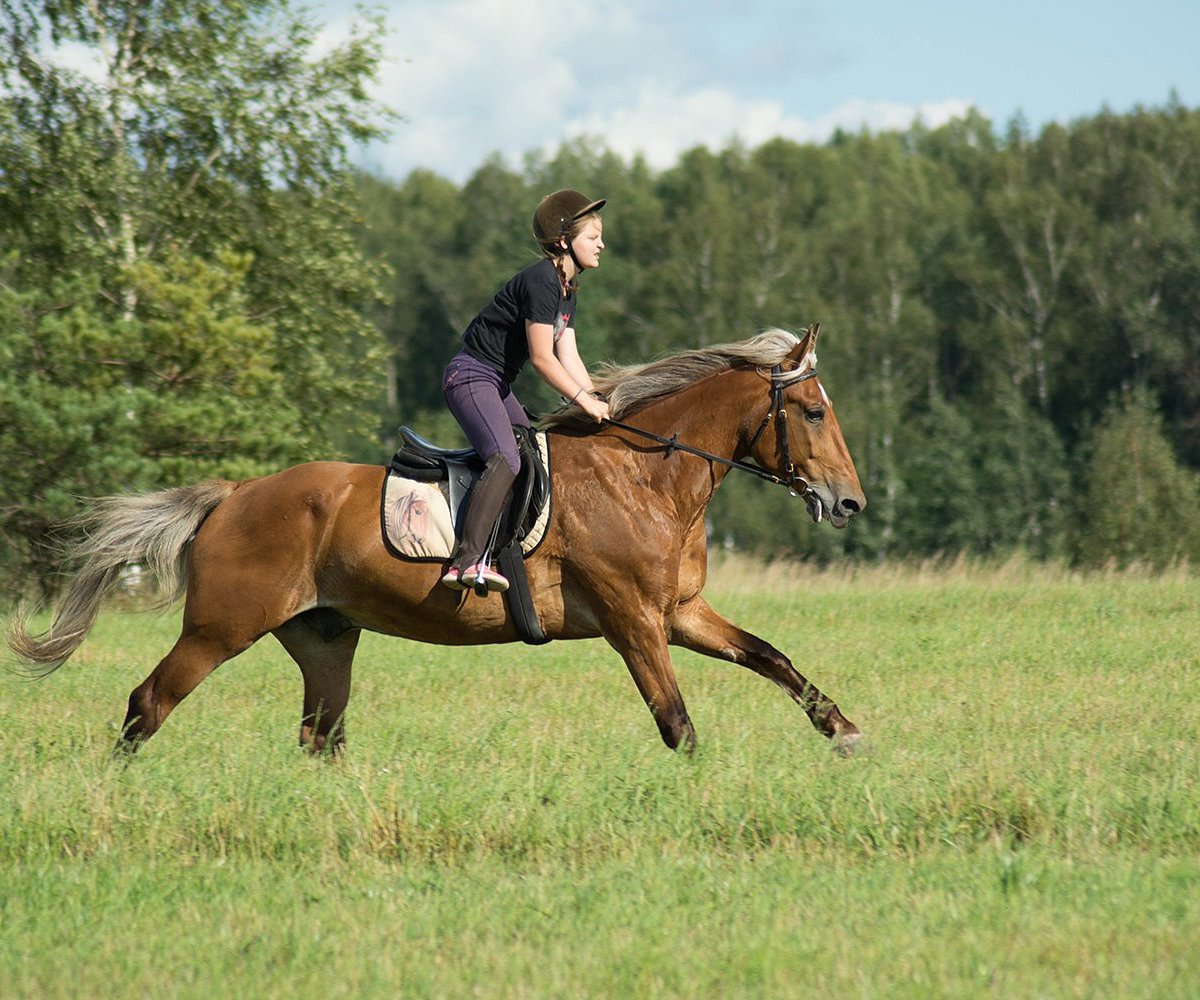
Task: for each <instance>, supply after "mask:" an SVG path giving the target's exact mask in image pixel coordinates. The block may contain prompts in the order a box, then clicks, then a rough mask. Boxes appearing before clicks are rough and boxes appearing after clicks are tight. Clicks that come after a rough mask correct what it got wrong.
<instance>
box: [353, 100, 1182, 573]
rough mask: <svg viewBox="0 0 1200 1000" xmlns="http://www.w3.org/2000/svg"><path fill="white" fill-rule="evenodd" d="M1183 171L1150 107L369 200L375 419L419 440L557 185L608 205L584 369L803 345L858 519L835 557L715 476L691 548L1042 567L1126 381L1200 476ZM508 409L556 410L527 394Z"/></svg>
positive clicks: (753, 493) (774, 146)
mask: <svg viewBox="0 0 1200 1000" xmlns="http://www.w3.org/2000/svg"><path fill="white" fill-rule="evenodd" d="M1198 163H1200V113H1198V112H1195V111H1192V110H1188V109H1185V108H1182V107H1180V106H1179V105H1178V104H1177V103H1175V104H1172V105H1170V106H1169V107H1167V108H1166V109H1164V110H1144V109H1139V110H1137V111H1135V112H1133V113H1131V114H1128V115H1122V116H1116V115H1112V114H1109V113H1107V112H1105V113H1103V114H1100V115H1098V116H1097V117H1095V118H1093V119H1083V120H1080V121H1078V122H1075V123H1072V124H1071V125H1069V126H1059V125H1056V126H1053V127H1049V128H1046V129H1045V130H1043V132H1042V133H1041V134H1040V135H1037V136H1033V135H1031V134H1030V132H1029V130H1028V128H1027V127H1026V126H1025V125H1024V123H1022V122H1021V121H1019V120H1018V121H1015V122H1013V123H1011V125H1010V127H1009V128H1007V129H1006V130H1005V131H1004V132H1003V133H1002V134H998V133H997V132H996V131H995V130H994V129H993V127H992V125H991V123H990V122H988V121H987V120H986V119H984V118H982V117H981V116H980V115H978V114H977V113H972V114H970V115H968V116H967V117H966V118H965V119H963V120H962V121H957V122H953V123H951V124H949V125H947V126H945V127H943V128H939V129H934V130H929V129H926V128H923V127H915V128H913V129H912V130H910V131H909V132H906V133H891V134H883V135H868V134H862V135H845V134H843V135H839V136H837V137H836V138H835V139H834V140H833V141H831V142H829V143H828V144H826V145H824V146H813V145H801V144H798V143H794V142H790V141H787V140H782V139H777V140H773V141H770V142H768V143H765V144H764V145H762V146H760V147H758V148H757V149H745V148H743V147H741V146H740V145H737V144H733V145H730V146H729V147H728V148H726V149H723V150H720V151H711V150H708V149H694V150H691V151H689V152H687V153H685V154H684V155H683V156H682V157H681V158H680V160H679V162H678V163H677V164H676V165H675V166H673V167H672V168H670V169H668V170H666V171H664V172H662V173H661V174H658V175H655V174H652V173H651V172H649V171H648V170H647V169H646V167H645V164H644V163H642V162H641V161H638V160H634V161H632V162H623V161H621V160H620V159H618V158H616V157H614V156H613V155H612V154H611V153H608V152H606V151H605V150H604V149H603V145H602V142H599V141H590V140H579V141H576V142H574V143H571V144H568V145H565V146H563V147H562V148H561V149H560V150H559V151H558V152H557V153H556V154H554V155H553V156H550V157H546V156H544V155H537V156H530V157H529V158H528V159H527V161H526V162H525V164H524V167H523V170H522V171H520V172H517V171H510V170H505V169H504V168H503V167H502V166H501V165H500V164H499V163H498V162H497V161H495V160H493V161H490V162H488V163H486V164H485V165H484V166H483V167H481V168H480V170H479V171H478V173H477V174H476V175H475V176H474V177H473V178H471V180H470V181H469V182H468V183H467V184H466V185H465V186H464V187H463V188H462V189H461V190H458V191H456V190H455V189H454V187H453V185H450V184H448V183H447V182H444V181H440V180H439V179H438V178H435V177H433V176H432V175H429V174H424V173H415V174H413V175H412V176H410V177H409V178H408V179H407V180H406V181H405V182H404V183H403V184H402V185H399V186H398V187H394V186H391V185H388V184H387V183H386V182H382V181H372V182H371V185H370V188H369V190H367V195H368V200H367V202H366V203H365V204H366V206H367V207H366V208H365V209H364V212H363V214H364V217H365V218H367V219H369V220H371V226H370V227H369V228H368V229H367V230H366V232H364V234H363V237H362V238H363V239H364V240H366V241H368V243H367V245H369V246H371V247H372V248H373V252H375V250H376V248H378V251H379V252H381V253H386V255H387V258H388V262H389V263H390V264H391V265H392V267H393V268H394V272H395V275H396V276H395V278H394V281H395V285H394V293H395V294H394V298H393V299H392V304H391V306H390V307H385V310H386V311H385V312H384V313H382V314H381V319H380V321H381V323H382V325H383V327H384V330H385V334H386V335H387V337H388V339H389V343H390V345H391V350H392V353H393V356H394V357H395V359H396V360H395V367H396V377H395V380H394V381H395V384H396V386H397V387H398V391H397V392H396V393H395V404H394V405H395V416H394V417H393V418H392V419H391V421H390V422H391V423H399V422H401V421H406V422H410V423H417V424H419V425H420V424H424V425H427V426H429V427H434V426H440V423H439V421H440V417H439V416H435V415H436V414H440V413H442V403H441V400H440V398H439V394H438V392H437V389H436V387H437V383H438V373H439V371H440V367H441V365H442V364H444V361H445V360H446V358H448V357H449V355H450V354H451V353H452V352H453V351H454V350H455V349H456V346H457V343H458V337H459V336H460V334H461V329H462V327H463V326H465V323H466V321H467V319H469V317H470V315H471V314H472V313H473V312H474V311H475V310H477V309H478V308H479V307H480V306H481V305H482V304H483V302H484V301H486V298H487V296H488V295H490V294H491V292H492V291H493V290H494V288H495V287H496V286H497V285H498V284H499V283H500V282H501V281H503V280H504V279H505V278H506V277H507V275H508V273H509V272H510V271H511V270H512V269H515V268H516V267H518V266H520V264H522V263H523V262H524V261H525V260H527V259H528V256H527V254H528V253H529V252H530V251H529V248H530V246H531V242H530V238H529V234H528V214H529V211H530V209H531V208H532V206H533V205H534V204H535V203H536V201H537V199H538V197H540V196H541V195H542V194H544V193H545V192H546V191H548V190H551V189H553V188H555V187H560V186H566V185H569V186H572V187H576V188H579V189H581V190H584V191H587V192H590V193H594V194H595V195H596V196H604V197H607V198H608V199H609V204H608V206H607V207H606V208H605V210H604V217H605V242H606V243H607V244H608V247H609V249H608V251H607V252H606V254H605V257H604V263H603V266H602V267H601V268H600V269H599V270H598V271H597V272H595V273H594V274H588V275H586V276H585V278H584V281H583V283H582V285H583V288H582V294H581V300H580V327H579V335H580V345H581V352H582V354H583V356H584V358H585V360H592V361H595V360H599V359H602V358H612V359H614V360H617V361H619V362H634V361H639V360H645V359H647V358H650V357H653V356H656V355H659V354H662V353H664V352H667V351H671V350H678V349H683V348H690V347H694V346H697V345H702V344H711V343H716V342H720V341H726V340H735V339H740V338H743V337H746V336H750V335H752V334H753V333H755V332H757V331H758V330H759V329H761V328H762V327H765V326H784V327H789V328H792V329H799V328H802V327H803V326H805V325H807V324H808V323H810V322H813V321H819V322H820V323H821V324H822V330H823V334H822V340H821V344H820V355H821V359H822V361H821V371H822V378H823V381H824V383H825V385H826V386H827V387H828V388H829V390H830V392H831V394H832V396H833V398H834V401H835V404H836V406H837V412H838V417H839V420H840V421H841V423H842V426H843V430H844V431H845V434H846V439H847V441H848V443H849V444H850V448H851V452H852V454H853V455H854V457H855V459H856V462H857V466H858V470H859V474H860V478H861V479H862V481H863V484H864V487H865V489H866V493H867V497H868V509H867V511H866V512H865V514H864V515H863V516H862V517H860V518H858V519H856V521H855V524H854V525H853V527H852V528H851V529H850V530H849V532H848V533H846V534H845V536H841V535H832V534H830V533H829V532H827V531H815V532H814V531H812V530H811V526H810V525H808V524H807V522H806V519H805V517H804V514H803V510H802V509H800V506H799V505H797V504H795V503H789V502H788V498H786V497H785V496H783V495H782V493H781V494H780V495H779V496H774V495H772V494H773V491H771V490H769V489H768V488H765V487H763V486H761V485H760V484H755V483H741V482H740V481H739V480H737V479H730V480H727V481H726V483H725V485H724V486H723V487H722V490H721V492H720V493H719V494H718V496H717V498H716V500H715V502H714V505H713V508H712V510H711V511H710V515H711V516H710V528H711V533H712V538H713V540H714V542H715V543H716V544H718V545H730V546H733V547H735V548H740V549H743V550H746V549H748V550H751V551H756V552H760V553H762V554H764V555H769V556H802V557H808V558H817V559H827V558H834V557H845V556H850V557H854V558H867V559H884V558H889V557H892V556H908V555H934V554H939V553H940V554H953V553H957V552H960V551H962V552H969V553H978V554H988V553H996V552H1008V551H1012V550H1014V549H1023V550H1025V551H1027V552H1029V553H1031V554H1033V555H1036V556H1039V557H1053V556H1058V555H1061V554H1063V553H1065V552H1067V551H1068V550H1071V549H1072V547H1073V546H1074V545H1075V542H1074V541H1073V539H1074V537H1075V536H1074V535H1073V534H1072V533H1071V531H1070V528H1069V524H1068V517H1067V513H1068V512H1073V511H1075V510H1076V509H1077V508H1078V507H1079V506H1080V504H1081V503H1082V494H1081V493H1080V489H1081V487H1080V485H1079V483H1080V480H1079V478H1078V477H1073V475H1072V474H1073V472H1074V471H1075V470H1074V467H1073V464H1072V462H1069V461H1068V458H1067V456H1069V455H1073V454H1076V453H1078V452H1079V450H1080V447H1081V444H1082V441H1081V435H1083V434H1084V433H1085V432H1086V428H1088V427H1089V426H1091V425H1094V424H1095V423H1096V421H1097V419H1098V418H1099V415H1100V414H1101V413H1102V412H1103V410H1104V408H1105V406H1106V405H1107V401H1108V399H1109V398H1110V397H1111V395H1112V393H1113V392H1114V391H1116V390H1117V389H1118V388H1119V387H1120V385H1121V384H1122V383H1123V382H1125V381H1128V380H1129V378H1130V376H1131V374H1132V375H1134V376H1136V377H1137V379H1139V380H1140V381H1141V382H1142V383H1144V384H1145V385H1146V386H1147V387H1148V389H1149V391H1150V392H1151V393H1152V394H1153V397H1154V399H1155V400H1156V403H1157V405H1158V406H1159V407H1160V409H1161V412H1162V413H1163V417H1164V424H1163V433H1164V434H1165V435H1166V438H1167V440H1169V441H1170V442H1171V445H1172V447H1173V448H1174V449H1175V450H1176V452H1177V454H1178V455H1179V456H1180V461H1182V462H1183V463H1184V464H1185V466H1186V467H1188V468H1194V467H1196V466H1200V417H1197V414H1198V413H1200V297H1198V293H1197V289H1200V232H1198V229H1197V227H1198V226H1200V222H1198V220H1200V169H1198V168H1197V164H1198ZM393 194H394V197H393ZM450 276H452V280H451V279H450ZM518 389H519V392H520V394H521V396H522V398H523V399H524V400H525V401H526V402H527V403H528V404H530V405H531V406H532V407H533V408H534V409H535V410H544V409H546V408H549V407H553V406H554V405H556V401H555V399H554V397H553V394H552V393H550V392H548V391H547V390H546V388H545V387H544V386H543V384H542V383H541V382H540V380H538V379H537V378H536V377H533V376H531V375H529V374H528V373H527V374H526V375H525V376H523V380H522V382H521V383H520V385H519V386H518ZM1138 537H1139V538H1140V537H1142V536H1138ZM1133 544H1135V545H1136V544H1141V543H1140V542H1139V541H1136V540H1135V541H1134V543H1133ZM1147 558H1150V556H1149V553H1147ZM1154 558H1155V559H1157V557H1154Z"/></svg>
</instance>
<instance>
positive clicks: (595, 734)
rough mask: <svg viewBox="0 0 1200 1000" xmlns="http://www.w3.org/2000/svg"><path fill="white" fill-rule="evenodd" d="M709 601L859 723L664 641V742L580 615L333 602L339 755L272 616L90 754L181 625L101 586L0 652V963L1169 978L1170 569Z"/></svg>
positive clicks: (840, 576)
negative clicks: (501, 616) (528, 644)
mask: <svg viewBox="0 0 1200 1000" xmlns="http://www.w3.org/2000/svg"><path fill="white" fill-rule="evenodd" d="M709 597H710V599H711V600H712V601H713V603H714V604H715V605H716V606H717V607H718V608H719V609H721V610H722V612H723V613H725V614H727V615H728V616H729V617H730V618H732V619H733V620H734V621H736V622H738V623H739V624H741V625H743V626H744V627H747V628H749V629H751V630H752V631H754V632H756V633H757V634H759V635H762V636H763V637H764V638H767V639H768V640H769V641H772V642H773V643H774V644H775V645H777V646H778V647H779V648H781V649H782V650H784V651H785V652H787V653H788V654H789V655H790V656H791V657H792V659H793V661H794V662H795V663H796V665H797V667H798V668H799V669H800V670H801V671H802V672H803V673H805V674H806V675H807V676H808V677H809V678H810V679H811V680H813V681H814V682H815V683H817V684H818V685H819V686H821V688H822V689H823V690H825V691H826V692H827V693H828V694H829V695H831V696H832V697H834V698H835V699H836V700H837V701H838V703H839V704H840V705H841V707H842V709H843V711H844V712H845V713H846V714H847V715H848V716H849V717H850V718H852V719H853V720H855V721H856V722H857V723H858V724H859V725H860V726H862V728H863V729H864V730H865V731H866V733H867V735H868V739H869V749H868V751H867V752H866V753H865V754H863V755H861V756H859V757H857V758H855V759H851V760H842V759H840V758H837V757H835V756H834V755H833V754H831V753H830V752H829V750H828V746H827V744H826V743H825V742H824V741H823V740H822V739H821V738H820V737H819V736H817V735H816V733H815V732H814V731H813V730H812V729H811V727H810V726H809V724H808V722H807V720H806V719H805V718H804V717H803V715H802V714H801V713H799V712H798V710H797V709H796V708H795V707H794V706H793V705H792V704H791V703H790V702H789V701H788V700H787V699H786V698H785V697H784V696H783V695H782V693H780V692H778V691H777V690H775V689H774V688H773V687H772V686H771V685H769V684H767V683H766V682H764V681H762V680H761V679H759V678H757V677H754V676H753V675H751V674H750V673H748V672H746V671H742V670H740V669H739V668H736V667H732V666H730V665H727V664H721V663H718V662H716V661H711V660H706V659H703V658H701V657H697V656H694V655H692V654H688V653H684V652H678V653H676V655H675V660H676V665H677V669H678V674H679V678H680V684H681V687H682V689H683V693H684V697H685V699H686V700H687V702H688V706H689V709H690V711H691V714H692V717H693V719H694V721H695V723H696V727H697V731H698V734H699V740H700V744H699V748H698V750H697V752H696V754H695V755H694V756H692V757H684V756H679V755H675V754H672V753H670V752H669V751H667V750H666V749H665V748H663V747H662V745H661V743H660V742H659V738H658V734H657V730H656V728H655V727H654V725H653V722H652V721H651V719H650V716H649V713H648V712H647V711H646V709H645V707H644V705H643V704H642V703H641V700H640V698H639V697H638V695H637V693H636V691H635V689H634V687H633V684H632V683H631V681H630V680H629V678H628V675H627V674H626V671H625V669H624V666H623V665H622V664H621V662H620V660H619V659H618V658H617V657H616V655H615V654H614V653H613V652H612V651H611V650H610V649H609V648H608V647H607V646H606V645H605V644H604V643H602V642H598V641H597V642H576V643H554V644H551V645H550V646H548V647H543V648H539V649H530V648H525V647H519V646H513V647H493V648H487V649H475V650H469V649H468V650H461V649H456V650H450V649H442V648H437V647H428V646H421V645H418V644H413V643H406V642H400V641H396V640H389V639H384V638H382V637H378V636H367V637H364V641H363V644H362V647H361V652H360V654H359V657H358V660H357V662H356V666H355V671H356V674H355V691H354V695H353V698H352V700H351V706H350V715H349V736H350V741H351V746H350V753H349V754H348V755H347V756H346V757H345V758H344V759H342V760H339V761H336V762H330V761H326V760H312V759H309V758H308V757H306V756H305V755H303V754H302V753H301V752H300V751H299V750H298V749H297V748H296V747H295V745H294V744H295V734H296V729H297V727H298V723H299V715H300V680H299V675H298V673H297V672H296V670H295V668H294V667H292V666H291V665H290V661H288V660H287V658H286V656H285V655H284V654H283V653H282V651H280V650H279V649H278V647H274V646H273V643H272V641H271V640H267V641H265V642H263V643H261V644H260V645H259V646H256V647H255V648H254V649H252V650H251V651H249V652H248V653H246V654H244V655H243V656H242V657H240V658H238V659H237V660H235V661H233V662H231V663H230V664H227V665H226V666H224V667H222V668H221V669H220V670H219V671H217V673H216V674H214V675H213V676H212V677H211V678H210V679H209V680H207V681H206V682H205V683H204V684H203V685H202V686H201V687H200V688H199V689H198V690H197V692H196V694H194V695H193V696H192V698H191V699H189V700H188V701H187V702H185V703H184V704H183V705H182V706H181V707H180V708H179V709H178V710H177V711H176V713H175V714H174V715H173V716H172V717H171V719H170V720H169V721H168V722H167V724H166V726H165V727H164V729H163V730H162V731H161V732H160V733H159V734H158V735H157V736H156V737H155V738H154V740H153V741H151V742H150V743H149V744H148V745H147V746H146V747H145V749H144V750H143V751H142V753H141V754H140V755H139V756H138V757H137V758H136V759H135V760H134V761H133V762H132V763H131V764H129V765H117V764H114V763H113V762H112V761H111V760H110V759H109V753H108V751H109V748H110V746H111V744H112V743H113V742H114V740H115V738H116V735H117V732H116V730H117V726H118V725H119V723H120V721H121V718H122V717H123V714H124V705H125V698H126V696H127V694H128V691H129V690H130V689H131V688H132V687H133V686H134V685H135V684H137V683H138V682H139V681H140V680H141V679H142V678H143V677H144V676H145V674H146V673H148V672H149V670H150V668H151V667H152V666H153V664H154V662H156V660H157V658H158V657H159V656H161V655H162V654H163V653H164V652H165V651H166V649H167V648H169V646H170V643H171V641H172V640H173V637H174V632H175V629H176V628H177V621H176V618H175V617H174V616H167V617H165V618H156V617H147V616H136V615H131V614H126V613H121V612H116V611H112V612H109V613H107V614H105V615H103V616H102V617H101V619H100V622H99V624H98V626H97V629H96V631H95V633H94V634H93V636H92V637H91V638H89V640H88V642H87V643H85V644H84V646H83V647H82V648H81V649H80V651H79V653H78V654H77V656H76V657H75V658H74V659H73V660H72V661H71V662H70V663H68V664H67V666H65V667H64V668H63V669H62V670H60V671H59V672H58V673H57V674H56V675H54V676H53V677H51V678H50V679H48V680H46V681H40V682H29V681H24V680H21V679H18V678H16V677H7V678H5V679H3V681H0V732H3V734H4V744H3V746H4V756H3V762H2V763H0V769H2V770H0V773H2V774H3V778H4V787H5V789H6V792H5V795H4V798H3V805H2V806H0V864H2V865H3V870H2V874H3V882H2V885H0V915H2V916H3V920H4V924H3V934H2V936H0V983H3V984H5V985H4V987H3V988H2V992H4V994H5V995H6V996H7V995H12V996H30V997H32V996H116V995H118V994H119V995H121V996H129V995H135V996H136V995H150V994H154V995H167V996H196V997H199V996H201V995H208V994H211V993H213V992H221V993H237V994H240V995H242V996H247V997H258V996H262V997H269V996H277V995H280V994H281V993H283V992H284V991H287V992H296V991H305V992H314V993H318V994H319V995H322V996H333V997H360V996H396V995H405V996H431V997H432V996H438V997H440V996H449V995H476V996H487V997H547V996H550V997H558V996H561V997H567V996H570V997H580V996H588V997H591V996H594V997H605V996H625V995H635V996H639V997H641V996H650V997H656V996H662V997H666V996H684V995H688V996H728V995H740V996H796V997H801V996H810V995H814V994H817V993H822V994H825V993H843V994H849V995H852V996H863V997H873V996H889V997H891V996H901V997H904V996H912V997H916V996H922V997H928V996H946V997H949V996H954V997H961V996H1005V997H1008V996H1035V995H1036V996H1045V997H1076V996H1105V997H1112V996H1130V997H1133V996H1139V997H1140V996H1163V997H1174V996H1180V997H1184V996H1190V995H1194V994H1195V993H1197V992H1200V952H1198V950H1197V949H1196V948H1195V946H1194V942H1195V941H1196V940H1200V893H1197V892H1196V891H1195V886H1196V885H1197V884H1198V883H1197V879H1198V878H1200V860H1198V858H1200V789H1198V788H1197V785H1198V782H1200V755H1198V753H1197V747H1198V746H1200V739H1198V737H1200V699H1198V698H1197V693H1198V692H1200V683H1198V682H1200V669H1198V661H1197V655H1196V649H1197V640H1198V639H1200V616H1197V614H1196V610H1197V609H1196V604H1197V600H1196V599H1197V583H1196V582H1195V581H1194V580H1193V579H1191V578H1190V577H1189V576H1188V575H1187V574H1186V573H1185V572H1182V571H1180V572H1178V573H1175V574H1172V575H1166V576H1154V575H1151V574H1149V573H1125V574H1099V575H1090V576H1084V575H1080V574H1075V573H1071V572H1068V571H1066V570H1062V569H1052V568H1050V569H1048V568H1045V567H1038V566H1035V565H1030V564H1026V563H1022V562H1020V561H1013V562H1009V563H1005V564H1000V565H992V566H978V565H971V564H966V563H961V562H960V563H956V564H949V565H934V564H929V565H926V566H919V567H908V568H879V569H862V568H859V569H854V570H846V571H814V570H803V569H796V568H785V567H769V568H766V569H764V568H763V567H761V566H757V565H754V564H747V563H741V562H738V561H726V562H725V563H723V564H722V565H721V566H719V567H718V568H717V570H716V572H715V573H714V579H713V582H712V583H711V584H710V587H709Z"/></svg>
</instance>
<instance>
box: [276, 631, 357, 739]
mask: <svg viewBox="0 0 1200 1000" xmlns="http://www.w3.org/2000/svg"><path fill="white" fill-rule="evenodd" d="M359 634H360V633H359V630H358V628H356V627H354V626H352V625H350V624H349V623H348V622H344V620H342V619H341V618H340V617H339V616H337V615H336V614H334V613H333V612H327V611H323V610H320V609H318V610H314V611H310V612H307V613H305V614H302V615H298V616H296V617H295V618H293V619H292V620H291V621H289V622H286V623H285V624H283V625H281V626H280V627H279V628H277V629H275V637H276V638H277V639H278V640H279V642H280V643H281V644H282V646H283V648H284V649H286V650H287V651H288V653H289V654H290V655H291V657H292V659H293V660H295V661H296V665H297V666H298V667H299V668H300V673H301V675H302V676H303V677H304V713H303V715H302V716H301V718H300V745H301V746H303V747H306V748H308V749H309V750H311V751H312V752H313V753H320V752H322V751H325V750H328V751H333V752H335V753H336V752H339V751H341V750H342V749H343V748H344V746H345V743H346V726H345V718H344V716H345V712H346V704H347V702H349V700H350V667H351V664H352V663H353V661H354V651H355V649H356V648H357V647H358V637H359Z"/></svg>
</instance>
